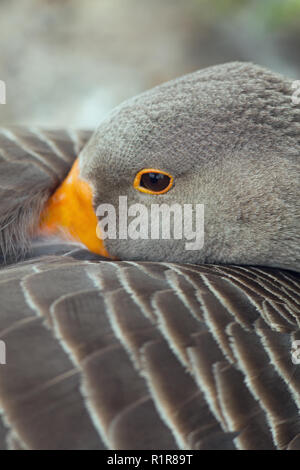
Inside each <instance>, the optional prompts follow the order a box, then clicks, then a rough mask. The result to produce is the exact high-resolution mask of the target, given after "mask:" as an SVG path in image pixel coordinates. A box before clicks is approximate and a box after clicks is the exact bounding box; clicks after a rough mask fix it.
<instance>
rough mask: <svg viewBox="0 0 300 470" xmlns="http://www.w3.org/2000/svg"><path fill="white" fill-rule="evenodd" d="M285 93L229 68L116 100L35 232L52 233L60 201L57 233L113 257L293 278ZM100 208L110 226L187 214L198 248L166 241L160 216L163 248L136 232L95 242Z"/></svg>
mask: <svg viewBox="0 0 300 470" xmlns="http://www.w3.org/2000/svg"><path fill="white" fill-rule="evenodd" d="M292 93H293V88H292V81H291V80H288V79H286V78H284V77H281V76H280V75H277V74H274V73H272V72H270V71H268V70H265V69H263V68H261V67H259V66H255V65H253V64H249V63H239V62H235V63H229V64H224V65H218V66H214V67H210V68H208V69H204V70H200V71H198V72H195V73H192V74H189V75H186V76H184V77H182V78H179V79H176V80H172V81H170V82H167V83H165V84H163V85H160V86H158V87H156V88H153V89H152V90H149V91H147V92H145V93H143V94H141V95H139V96H137V97H134V98H132V99H130V100H128V101H126V102H125V103H123V104H121V105H120V106H118V107H117V108H116V109H114V110H113V111H112V112H111V113H110V114H109V115H108V116H107V117H106V118H105V119H104V120H103V121H102V122H101V123H100V125H99V127H98V129H97V130H96V131H95V133H94V134H93V136H92V137H91V139H90V141H89V142H88V144H87V145H86V146H85V148H84V149H83V151H82V152H81V154H80V155H79V158H78V161H76V162H75V165H74V167H73V169H72V170H71V173H70V175H69V176H68V178H67V179H66V180H65V182H64V183H63V185H62V186H61V187H60V188H59V189H58V190H57V191H58V192H56V194H55V195H54V196H53V197H52V199H51V200H50V201H49V203H48V205H47V207H46V209H45V211H44V214H43V219H42V220H43V222H42V227H43V228H44V229H45V228H47V227H48V228H49V227H50V225H51V224H50V221H51V223H52V228H53V227H54V225H55V226H56V228H57V227H58V226H59V225H63V224H62V222H61V218H59V217H57V214H58V212H59V211H58V210H57V207H58V205H57V201H60V202H59V204H60V207H63V210H64V211H65V212H66V211H68V214H69V215H68V223H67V224H65V226H64V230H65V231H66V230H67V231H69V233H73V234H74V233H75V234H76V237H77V239H80V240H81V241H82V242H83V243H84V244H86V245H87V246H88V247H89V248H90V249H91V250H92V251H96V252H98V253H100V254H104V255H109V256H111V257H114V258H117V259H122V260H152V261H170V262H183V263H219V264H224V263H225V264H227V263H230V264H244V265H245V264H246V265H264V266H275V267H282V268H286V269H293V270H296V271H300V244H299V241H300V235H299V233H300V231H299V228H300V203H299V200H300V197H299V196H300V107H299V106H297V105H295V104H294V103H293V100H292ZM66 188H67V189H68V191H69V192H68V191H66ZM74 193H76V194H77V199H78V201H79V203H78V204H77V203H76V204H75V203H74V197H73V196H74ZM120 196H121V197H122V198H121V199H120ZM53 198H54V200H55V201H56V204H54V203H53ZM71 199H72V200H73V202H72V205H71V206H70V205H68V204H69V203H70V200H71ZM125 201H126V205H124V204H125ZM103 204H108V205H110V207H113V208H115V217H116V227H118V226H119V225H120V224H122V223H123V222H124V220H123V219H122V220H123V222H122V221H121V218H122V217H123V216H124V211H126V214H127V211H128V208H129V207H131V208H132V207H133V208H134V209H133V212H132V213H134V211H135V210H136V209H138V208H139V207H141V206H143V207H144V208H146V211H148V214H150V213H151V208H152V207H153V205H156V206H157V205H162V204H165V205H166V207H169V208H170V207H172V206H173V205H174V204H176V205H178V206H177V207H180V208H184V206H185V205H189V207H191V208H192V211H193V212H192V214H194V215H195V220H194V221H193V223H194V226H193V227H194V229H193V233H194V234H195V241H196V242H197V241H199V247H198V249H187V239H185V237H184V236H182V237H181V238H180V236H179V237H178V236H176V223H181V221H178V218H177V219H176V217H174V219H172V216H171V221H172V220H173V223H172V224H171V229H170V237H169V238H168V237H167V239H163V238H162V237H159V238H152V237H151V234H150V233H149V231H150V229H149V231H148V233H145V231H144V232H143V230H144V228H143V227H139V229H140V231H141V232H142V235H141V236H140V237H139V236H138V231H139V230H138V227H136V230H135V231H134V230H133V232H134V233H136V236H135V237H130V236H127V237H126V236H124V233H123V237H122V236H119V232H118V229H117V236H116V237H107V238H106V239H105V240H103V241H101V240H100V239H99V236H100V237H101V235H100V231H99V224H98V230H97V234H96V226H97V223H98V222H99V221H100V218H101V217H100V216H99V210H98V209H99V207H100V213H101V207H102V208H103V207H104V208H105V206H103ZM120 204H121V206H120ZM122 204H123V206H122ZM136 204H138V205H140V206H136ZM197 207H198V208H200V207H202V208H203V211H204V212H201V211H200V209H199V214H198V215H199V217H200V216H201V217H202V216H203V214H204V219H202V222H203V225H202V222H201V220H200V218H199V221H198V222H199V224H198V222H197V210H196V208H197ZM122 211H123V212H122ZM71 212H72V215H71V216H70V213H71ZM137 213H139V212H137ZM171 213H172V211H171ZM96 214H98V218H97V215H96ZM182 214H183V212H182ZM54 220H55V223H53V222H54ZM129 220H130V219H128V218H127V221H129ZM159 220H161V219H159ZM106 222H107V220H106ZM100 225H101V224H100ZM101 226H102V232H101V233H102V235H103V231H105V227H104V225H103V224H102V225H101ZM76 227H77V228H76ZM200 230H201V234H202V236H203V235H204V238H203V237H202V238H201V234H199V233H198V232H199V231H200ZM182 233H183V231H182ZM127 235H128V234H127Z"/></svg>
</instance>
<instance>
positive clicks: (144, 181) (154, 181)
mask: <svg viewBox="0 0 300 470" xmlns="http://www.w3.org/2000/svg"><path fill="white" fill-rule="evenodd" d="M169 184H170V177H169V176H167V175H163V174H162V173H144V174H143V175H142V177H141V186H143V187H144V188H146V189H150V190H151V191H156V192H159V191H163V190H164V189H166V188H167V187H168V186H169Z"/></svg>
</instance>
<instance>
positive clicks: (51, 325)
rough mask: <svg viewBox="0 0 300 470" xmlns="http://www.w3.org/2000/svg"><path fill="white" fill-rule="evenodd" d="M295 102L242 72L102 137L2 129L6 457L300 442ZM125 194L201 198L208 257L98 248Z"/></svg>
mask: <svg viewBox="0 0 300 470" xmlns="http://www.w3.org/2000/svg"><path fill="white" fill-rule="evenodd" d="M292 92H293V91H292V82H291V81H290V80H288V79H286V78H283V77H281V76H279V75H277V74H274V73H272V72H270V71H268V70H265V69H263V68H260V67H258V66H255V65H253V64H248V63H238V62H235V63H230V64H225V65H220V66H215V67H211V68H208V69H205V70H202V71H198V72H195V73H192V74H190V75H187V76H185V77H182V78H179V79H176V80H173V81H171V82H168V83H166V84H163V85H161V86H159V87H156V88H154V89H152V90H150V91H148V92H146V93H144V94H142V95H140V96H138V97H135V98H133V99H131V100H129V101H127V102H125V103H124V104H122V105H120V106H119V107H118V108H116V109H115V110H113V111H112V112H111V113H110V114H109V115H108V117H107V118H106V119H105V120H103V121H102V123H101V124H100V126H99V128H98V129H97V130H96V132H95V133H93V134H92V133H91V132H87V131H72V132H71V131H67V130H51V131H50V130H48V131H47V130H41V129H33V128H2V129H1V131H0V168H1V171H0V196H1V197H0V227H1V231H0V234H1V235H0V236H1V269H0V299H1V304H0V340H1V343H0V344H1V346H2V364H0V407H1V415H0V448H3V449H6V448H8V449H298V450H299V449H300V415H299V407H300V394H299V392H300V364H299V365H298V362H300V353H299V355H298V356H297V350H295V349H293V348H294V347H295V344H296V345H297V341H299V340H300V330H299V326H300V306H299V303H300V274H299V273H300V248H299V233H300V231H299V224H300V207H299V200H300V198H299V196H300V191H299V182H300V180H299V175H300V108H299V106H296V105H294V104H293V103H292V98H291V97H292ZM120 195H125V196H127V199H128V204H143V205H144V206H146V207H149V206H150V205H151V204H155V203H159V204H163V203H166V204H169V205H170V204H174V203H178V204H180V205H182V204H186V203H190V204H198V203H199V204H204V209H205V224H204V229H205V237H204V245H203V247H202V248H201V249H199V250H186V249H185V246H184V243H185V240H183V239H176V238H175V237H171V239H169V240H165V239H155V240H154V239H150V237H149V238H148V239H146V238H144V239H141V238H138V237H136V238H137V239H130V238H128V239H126V238H123V239H120V238H116V239H110V238H106V239H105V240H104V239H103V238H104V237H103V236H102V239H101V236H99V232H97V234H96V228H97V222H98V219H97V216H96V208H97V207H98V206H99V205H100V204H101V203H102V202H103V203H107V204H112V205H113V206H117V205H118V198H119V196H120ZM118 217H119V215H118V213H117V218H118ZM297 358H299V361H297ZM4 359H5V360H4ZM295 359H296V360H295ZM4 362H5V363H4Z"/></svg>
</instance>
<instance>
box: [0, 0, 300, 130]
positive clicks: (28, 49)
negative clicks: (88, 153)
mask: <svg viewBox="0 0 300 470" xmlns="http://www.w3.org/2000/svg"><path fill="white" fill-rule="evenodd" d="M299 31H300V0H236V1H235V0H226V1H225V0H48V1H47V0H0V79H1V80H4V81H5V82H6V86H7V104H6V105H0V124H26V125H40V126H48V127H60V126H69V127H83V128H93V127H95V126H96V125H97V123H98V122H99V121H100V120H101V119H102V118H103V117H104V116H105V114H106V113H107V112H108V111H109V110H110V109H111V108H113V107H114V106H115V105H117V104H118V103H120V102H121V101H123V100H124V99H126V98H128V97H130V96H132V95H135V94H137V93H139V92H141V91H143V90H145V89H147V88H150V87H152V86H154V85H157V84H159V83H161V82H163V81H165V80H168V79H171V78H174V77H176V76H179V75H182V74H184V73H188V72H192V71H194V70H196V69H198V68H202V67H205V66H208V65H212V64H216V63H222V62H226V61H229V60H251V61H254V62H257V63H259V64H262V65H266V66H268V67H270V68H272V69H273V70H277V71H280V72H283V73H285V74H288V75H291V76H293V77H295V78H298V79H299V78H300V54H299V51H300V34H299Z"/></svg>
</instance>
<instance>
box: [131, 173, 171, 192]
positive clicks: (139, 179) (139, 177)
mask: <svg viewBox="0 0 300 470" xmlns="http://www.w3.org/2000/svg"><path fill="white" fill-rule="evenodd" d="M149 174H154V175H163V176H166V177H168V179H166V178H165V180H166V181H165V184H166V187H165V188H163V189H160V190H154V189H150V188H149V187H148V188H147V187H146V186H145V185H144V184H143V179H144V180H145V176H146V177H148V175H149ZM173 183H174V178H173V176H172V175H170V174H169V173H167V172H166V171H163V170H157V169H155V168H144V169H143V170H141V171H139V172H138V173H137V174H136V177H135V178H134V181H133V187H134V188H135V189H137V190H138V191H141V192H142V193H146V194H164V193H166V192H168V191H169V190H170V189H171V188H172V186H173Z"/></svg>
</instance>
